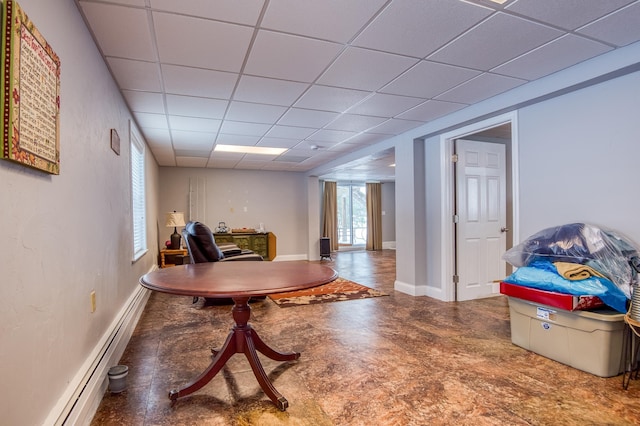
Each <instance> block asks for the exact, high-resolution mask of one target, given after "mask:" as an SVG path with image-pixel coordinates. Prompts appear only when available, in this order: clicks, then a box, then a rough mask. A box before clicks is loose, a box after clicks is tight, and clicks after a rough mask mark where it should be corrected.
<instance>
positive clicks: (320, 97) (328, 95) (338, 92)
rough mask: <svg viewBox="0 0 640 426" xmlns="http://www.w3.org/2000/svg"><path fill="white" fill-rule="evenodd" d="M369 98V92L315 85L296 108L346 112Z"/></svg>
mask: <svg viewBox="0 0 640 426" xmlns="http://www.w3.org/2000/svg"><path fill="white" fill-rule="evenodd" d="M367 96H369V92H365V91H361V90H351V89H342V88H339V87H329V86H320V85H313V86H311V87H310V88H309V90H307V92H306V93H305V94H304V95H303V96H302V97H301V98H300V99H299V100H298V102H296V103H295V106H296V107H298V108H308V109H320V110H324V111H334V112H344V111H346V110H347V109H349V108H350V107H352V106H353V105H355V104H357V103H358V102H360V101H361V100H363V99H364V98H365V97H367Z"/></svg>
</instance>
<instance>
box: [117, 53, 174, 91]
mask: <svg viewBox="0 0 640 426" xmlns="http://www.w3.org/2000/svg"><path fill="white" fill-rule="evenodd" d="M107 63H108V64H109V68H111V72H113V76H114V77H115V79H116V81H117V82H118V85H119V86H120V88H121V89H133V90H143V91H148V92H161V91H162V86H161V84H160V74H159V70H158V65H157V64H154V63H151V62H142V61H132V60H130V59H120V58H107Z"/></svg>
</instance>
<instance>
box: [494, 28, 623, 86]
mask: <svg viewBox="0 0 640 426" xmlns="http://www.w3.org/2000/svg"><path fill="white" fill-rule="evenodd" d="M611 49H612V48H611V47H609V46H607V45H605V44H602V43H598V42H596V41H593V40H589V39H586V38H582V37H578V36H575V35H573V34H568V35H566V36H564V37H561V38H559V39H556V40H553V41H552V42H550V43H547V44H545V45H544V46H541V47H539V48H537V49H534V50H533V51H531V52H528V53H525V54H524V55H522V56H520V57H518V58H515V59H513V60H511V61H509V62H507V63H505V64H504V65H501V66H499V67H497V68H494V69H492V70H491V71H492V72H495V73H498V74H504V75H508V76H511V77H516V78H523V79H525V80H535V79H537V78H540V77H544V76H545V75H549V74H551V73H554V72H556V71H559V70H561V69H564V68H566V67H568V66H571V65H575V64H577V63H578V62H582V61H584V60H587V59H589V58H592V57H594V56H597V55H600V54H602V53H604V52H607V51H609V50H611Z"/></svg>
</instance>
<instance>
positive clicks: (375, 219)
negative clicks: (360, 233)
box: [366, 183, 382, 250]
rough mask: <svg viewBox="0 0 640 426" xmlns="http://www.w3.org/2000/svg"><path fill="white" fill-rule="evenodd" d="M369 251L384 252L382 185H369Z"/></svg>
mask: <svg viewBox="0 0 640 426" xmlns="http://www.w3.org/2000/svg"><path fill="white" fill-rule="evenodd" d="M366 248H367V250H382V185H381V184H380V183H367V246H366Z"/></svg>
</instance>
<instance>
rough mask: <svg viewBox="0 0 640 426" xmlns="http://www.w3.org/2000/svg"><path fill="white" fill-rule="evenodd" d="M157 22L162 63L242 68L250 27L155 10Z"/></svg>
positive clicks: (236, 69)
mask: <svg viewBox="0 0 640 426" xmlns="http://www.w3.org/2000/svg"><path fill="white" fill-rule="evenodd" d="M153 22H154V26H155V32H156V40H157V44H158V52H159V55H160V61H161V62H162V63H170V64H179V65H186V66H191V67H200V68H208V69H214V70H218V71H232V72H238V71H240V68H241V67H242V64H243V62H244V58H245V56H246V53H247V49H248V48H249V42H250V41H251V37H252V35H253V28H250V27H245V26H242V25H236V24H227V23H224V22H216V21H210V20H206V19H200V18H192V17H187V16H182V15H173V14H167V13H158V12H154V13H153ZM177 28H179V29H180V30H179V31H176V29H177ZM185 46H188V48H185ZM193 52H198V54H197V55H194V54H193Z"/></svg>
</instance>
